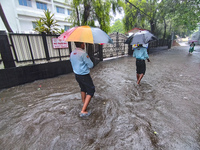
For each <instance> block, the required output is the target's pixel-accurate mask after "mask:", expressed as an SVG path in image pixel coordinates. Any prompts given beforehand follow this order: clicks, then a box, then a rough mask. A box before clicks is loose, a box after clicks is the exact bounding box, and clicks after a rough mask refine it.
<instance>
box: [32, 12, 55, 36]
mask: <svg viewBox="0 0 200 150" xmlns="http://www.w3.org/2000/svg"><path fill="white" fill-rule="evenodd" d="M44 15H45V18H40V19H39V20H36V28H35V29H34V31H38V32H39V33H42V32H44V33H46V34H56V33H58V30H59V29H58V28H56V27H57V26H59V25H58V24H57V21H56V20H55V19H53V17H54V14H52V15H51V12H50V11H49V10H45V11H44Z"/></svg>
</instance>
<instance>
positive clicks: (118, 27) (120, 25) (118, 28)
mask: <svg viewBox="0 0 200 150" xmlns="http://www.w3.org/2000/svg"><path fill="white" fill-rule="evenodd" d="M123 26H124V25H123V23H122V21H121V20H119V19H118V20H117V21H115V23H114V25H113V26H111V31H110V33H113V32H119V33H122V34H124V33H125V31H124V27H123Z"/></svg>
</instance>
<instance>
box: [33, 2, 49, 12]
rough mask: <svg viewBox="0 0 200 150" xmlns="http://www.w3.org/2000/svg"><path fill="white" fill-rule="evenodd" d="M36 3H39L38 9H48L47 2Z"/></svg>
mask: <svg viewBox="0 0 200 150" xmlns="http://www.w3.org/2000/svg"><path fill="white" fill-rule="evenodd" d="M36 5H37V9H43V10H47V4H45V3H41V2H36Z"/></svg>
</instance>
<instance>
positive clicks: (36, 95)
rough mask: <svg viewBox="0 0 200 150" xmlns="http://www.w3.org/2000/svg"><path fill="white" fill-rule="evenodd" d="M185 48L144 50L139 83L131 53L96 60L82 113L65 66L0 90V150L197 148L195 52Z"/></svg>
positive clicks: (199, 59) (198, 95)
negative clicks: (85, 113)
mask: <svg viewBox="0 0 200 150" xmlns="http://www.w3.org/2000/svg"><path fill="white" fill-rule="evenodd" d="M188 48H189V47H174V48H173V49H170V50H161V51H159V50H156V51H153V50H152V51H151V52H150V54H149V55H150V59H151V62H150V63H146V65H147V71H146V75H145V76H144V78H143V79H142V81H141V85H140V86H137V85H136V74H135V69H136V68H135V59H134V58H132V57H121V58H118V59H113V60H108V61H103V62H101V63H99V64H98V65H97V66H96V67H95V68H93V69H92V70H91V76H92V78H93V81H94V84H95V87H96V93H95V95H94V97H93V98H92V100H91V102H90V104H89V107H88V109H89V110H91V111H92V114H91V116H89V117H87V118H80V117H79V112H80V110H81V108H82V102H81V99H80V90H79V88H78V84H77V82H76V81H75V78H74V74H73V73H71V74H67V75H63V76H59V77H56V78H51V79H46V80H39V81H35V82H33V83H29V84H25V85H21V86H16V87H13V88H9V89H5V90H2V91H0V117H1V118H0V149H30V150H32V149H34V150H35V149H38V150H69V149H83V150H86V149H91V150H93V149H94V150H98V149H105V150H107V149H109V150H115V149H116V150H122V149H123V150H124V149H135V150H143V149H148V150H155V149H159V150H160V149H163V150H171V149H178V150H179V149H180V150H182V149H187V150H189V149H191V150H193V149H200V144H199V142H200V135H199V131H200V130H199V124H200V120H199V114H200V109H199V108H200V101H199V99H200V92H199V85H200V80H199V79H200V77H199V74H200V68H199V67H200V66H199V64H200V56H199V55H197V54H192V55H188V52H187V49H188ZM198 51H200V48H199V49H198V47H197V52H198Z"/></svg>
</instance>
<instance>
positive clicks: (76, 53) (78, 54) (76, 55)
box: [70, 48, 93, 75]
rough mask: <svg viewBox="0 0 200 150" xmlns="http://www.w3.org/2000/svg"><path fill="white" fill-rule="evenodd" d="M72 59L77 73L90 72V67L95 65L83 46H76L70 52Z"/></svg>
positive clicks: (84, 73)
mask: <svg viewBox="0 0 200 150" xmlns="http://www.w3.org/2000/svg"><path fill="white" fill-rule="evenodd" d="M70 61H71V64H72V68H73V71H74V73H75V74H78V75H86V74H89V73H90V68H92V67H93V62H92V61H91V59H90V57H89V56H88V54H87V53H86V52H85V51H84V50H82V49H81V48H76V49H75V50H73V51H72V52H71V54H70Z"/></svg>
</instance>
